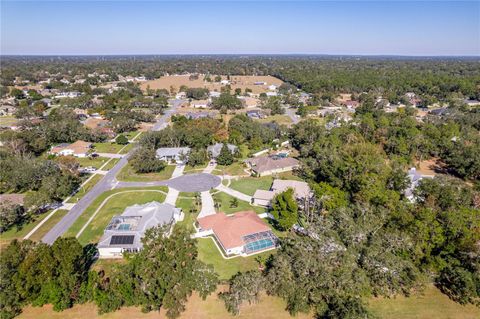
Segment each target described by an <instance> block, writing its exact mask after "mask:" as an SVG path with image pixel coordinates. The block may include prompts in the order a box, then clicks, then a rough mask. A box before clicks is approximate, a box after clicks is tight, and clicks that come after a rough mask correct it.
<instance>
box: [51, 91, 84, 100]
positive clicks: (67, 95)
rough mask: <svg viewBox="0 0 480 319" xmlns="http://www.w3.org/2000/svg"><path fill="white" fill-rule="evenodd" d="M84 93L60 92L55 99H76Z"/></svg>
mask: <svg viewBox="0 0 480 319" xmlns="http://www.w3.org/2000/svg"><path fill="white" fill-rule="evenodd" d="M81 95H82V93H80V92H77V91H72V92H60V93H58V94H57V95H56V96H55V98H56V99H61V98H76V97H79V96H81Z"/></svg>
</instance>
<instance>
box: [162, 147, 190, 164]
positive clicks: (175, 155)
mask: <svg viewBox="0 0 480 319" xmlns="http://www.w3.org/2000/svg"><path fill="white" fill-rule="evenodd" d="M156 153H157V158H158V159H159V160H161V161H165V162H167V163H178V164H181V163H183V162H184V161H185V160H186V157H187V156H188V153H190V147H162V148H159V149H157V152H156Z"/></svg>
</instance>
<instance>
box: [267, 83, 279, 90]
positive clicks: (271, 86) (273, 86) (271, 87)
mask: <svg viewBox="0 0 480 319" xmlns="http://www.w3.org/2000/svg"><path fill="white" fill-rule="evenodd" d="M268 89H269V90H270V91H275V90H276V89H277V86H276V85H273V84H272V85H269V86H268Z"/></svg>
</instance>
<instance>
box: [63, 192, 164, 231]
mask: <svg viewBox="0 0 480 319" xmlns="http://www.w3.org/2000/svg"><path fill="white" fill-rule="evenodd" d="M126 190H135V191H139V192H142V191H145V190H161V191H163V192H167V191H168V188H167V187H165V186H160V187H143V188H122V189H113V190H109V191H106V192H104V193H102V194H101V195H100V196H98V197H97V198H96V199H95V200H94V201H93V203H92V204H91V205H90V206H89V207H88V208H87V209H85V211H84V212H83V214H81V215H80V216H79V217H78V218H77V220H76V221H75V222H74V223H73V225H72V226H71V227H70V228H69V229H68V230H67V232H66V233H65V234H64V235H63V237H69V236H73V237H75V235H76V234H77V233H78V231H79V230H80V229H81V228H82V227H83V225H84V224H85V223H86V222H87V220H88V219H89V218H90V216H92V214H93V213H94V212H95V211H96V210H97V208H98V207H99V206H100V205H101V203H102V202H103V201H104V200H105V199H106V198H107V197H108V196H110V195H112V194H116V193H120V192H124V191H126ZM129 194H130V195H132V194H135V193H129ZM153 194H160V193H153ZM113 198H115V197H113Z"/></svg>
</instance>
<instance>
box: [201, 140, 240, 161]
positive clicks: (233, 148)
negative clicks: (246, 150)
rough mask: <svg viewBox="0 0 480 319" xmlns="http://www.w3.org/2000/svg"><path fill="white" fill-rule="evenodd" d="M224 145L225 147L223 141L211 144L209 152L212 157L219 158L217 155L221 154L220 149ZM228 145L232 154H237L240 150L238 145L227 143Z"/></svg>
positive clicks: (208, 148)
mask: <svg viewBox="0 0 480 319" xmlns="http://www.w3.org/2000/svg"><path fill="white" fill-rule="evenodd" d="M222 147H223V143H217V144H214V145H210V146H209V147H207V152H208V154H209V155H210V157H211V158H217V156H218V155H220V151H221V150H222ZM227 147H228V150H229V151H230V153H232V154H235V153H236V152H237V150H238V147H236V146H235V145H233V144H227Z"/></svg>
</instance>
